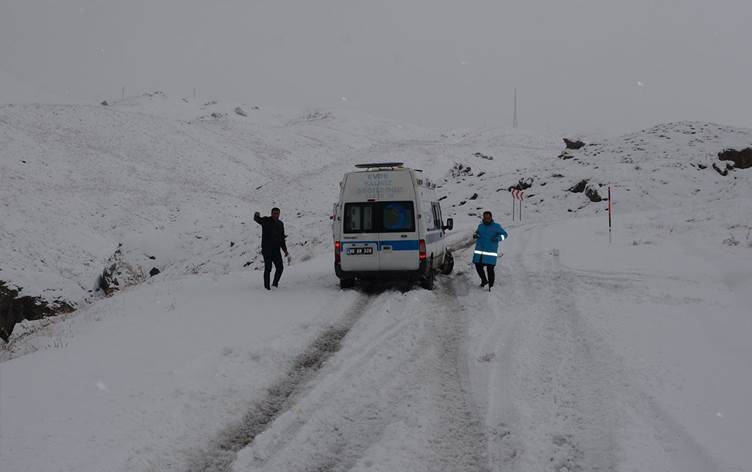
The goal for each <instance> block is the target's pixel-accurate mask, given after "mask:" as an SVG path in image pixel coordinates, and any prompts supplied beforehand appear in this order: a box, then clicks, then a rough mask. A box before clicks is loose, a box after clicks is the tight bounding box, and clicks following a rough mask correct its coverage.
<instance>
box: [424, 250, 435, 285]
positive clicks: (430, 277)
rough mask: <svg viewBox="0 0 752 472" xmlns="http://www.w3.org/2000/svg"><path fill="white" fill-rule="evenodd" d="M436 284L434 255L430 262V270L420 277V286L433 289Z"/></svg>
mask: <svg viewBox="0 0 752 472" xmlns="http://www.w3.org/2000/svg"><path fill="white" fill-rule="evenodd" d="M435 285H436V274H435V271H434V270H433V256H431V262H430V263H429V264H428V270H427V271H426V274H425V275H424V276H423V277H422V278H421V279H420V286H421V287H423V288H424V289H426V290H433V288H434V286H435Z"/></svg>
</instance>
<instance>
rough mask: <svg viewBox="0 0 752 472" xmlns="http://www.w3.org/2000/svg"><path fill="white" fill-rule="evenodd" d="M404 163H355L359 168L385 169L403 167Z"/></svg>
mask: <svg viewBox="0 0 752 472" xmlns="http://www.w3.org/2000/svg"><path fill="white" fill-rule="evenodd" d="M403 165H404V163H402V162H375V163H372V164H355V167H357V168H358V169H383V168H386V167H391V168H394V167H402V166H403Z"/></svg>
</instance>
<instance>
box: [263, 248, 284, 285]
mask: <svg viewBox="0 0 752 472" xmlns="http://www.w3.org/2000/svg"><path fill="white" fill-rule="evenodd" d="M261 254H262V255H263V256H264V288H266V289H267V290H271V287H270V286H269V274H271V272H272V264H274V282H272V285H274V286H275V287H276V286H277V285H278V284H279V278H280V277H282V271H283V270H284V264H282V253H281V252H279V249H266V250H262V251H261Z"/></svg>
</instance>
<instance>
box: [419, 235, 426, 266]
mask: <svg viewBox="0 0 752 472" xmlns="http://www.w3.org/2000/svg"><path fill="white" fill-rule="evenodd" d="M418 259H419V260H420V262H423V261H425V260H426V240H425V239H421V240H420V241H419V242H418Z"/></svg>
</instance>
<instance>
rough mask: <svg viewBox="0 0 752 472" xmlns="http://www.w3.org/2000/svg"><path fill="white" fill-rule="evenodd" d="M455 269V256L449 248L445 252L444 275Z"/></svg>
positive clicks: (442, 269) (442, 266) (442, 270)
mask: <svg viewBox="0 0 752 472" xmlns="http://www.w3.org/2000/svg"><path fill="white" fill-rule="evenodd" d="M453 270H454V256H453V255H452V251H450V250H449V249H447V250H446V252H445V253H444V263H443V264H442V265H441V273H442V274H443V275H449V274H451V273H452V271H453Z"/></svg>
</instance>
